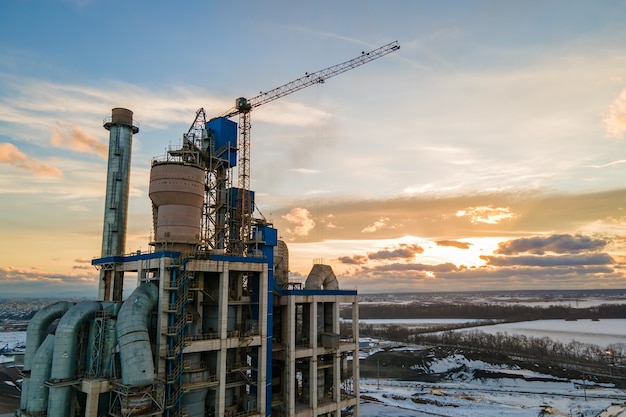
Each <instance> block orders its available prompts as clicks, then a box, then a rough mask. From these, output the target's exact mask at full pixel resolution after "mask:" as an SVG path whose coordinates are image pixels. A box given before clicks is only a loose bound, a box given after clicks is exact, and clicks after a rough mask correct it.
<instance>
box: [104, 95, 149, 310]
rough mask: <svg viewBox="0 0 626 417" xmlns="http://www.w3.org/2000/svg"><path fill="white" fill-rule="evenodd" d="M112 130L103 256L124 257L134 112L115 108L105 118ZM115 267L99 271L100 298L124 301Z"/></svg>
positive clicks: (110, 135)
mask: <svg viewBox="0 0 626 417" xmlns="http://www.w3.org/2000/svg"><path fill="white" fill-rule="evenodd" d="M103 126H104V128H105V129H106V130H108V131H109V162H108V168H107V188H106V197H105V203H104V228H103V231H102V257H103V258H105V257H112V256H122V255H124V252H125V248H126V220H127V218H128V194H129V184H130V152H131V149H132V140H133V134H134V133H137V132H139V124H137V123H134V122H133V112H132V111H130V110H128V109H123V108H119V107H116V108H114V109H113V110H112V114H111V117H108V118H106V119H104V122H103ZM111 265H113V268H103V269H102V270H101V271H100V285H99V288H98V299H99V300H101V301H121V299H122V284H123V278H124V277H123V272H121V271H115V267H114V263H112V264H111Z"/></svg>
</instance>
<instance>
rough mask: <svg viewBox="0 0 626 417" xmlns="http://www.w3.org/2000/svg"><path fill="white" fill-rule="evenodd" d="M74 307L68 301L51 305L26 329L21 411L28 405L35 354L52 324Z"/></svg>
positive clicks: (42, 310) (36, 314)
mask: <svg viewBox="0 0 626 417" xmlns="http://www.w3.org/2000/svg"><path fill="white" fill-rule="evenodd" d="M70 307H72V303H70V302H68V301H60V302H58V303H54V304H50V305H48V306H45V307H43V308H42V309H41V310H39V311H38V312H37V313H35V315H34V316H33V318H32V319H30V322H29V323H28V327H27V328H26V349H25V351H24V367H23V368H22V372H23V373H24V379H23V380H22V394H21V397H20V409H21V410H25V409H26V407H27V403H28V390H29V385H30V371H31V366H32V361H33V358H34V357H35V353H36V352H37V350H38V349H39V346H40V345H41V343H42V341H43V340H44V338H45V337H46V334H47V333H48V327H49V326H50V324H51V323H52V322H53V321H54V320H56V319H58V318H59V317H61V316H63V314H65V312H67V310H69V309H70Z"/></svg>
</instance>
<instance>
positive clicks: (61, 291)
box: [0, 267, 98, 297]
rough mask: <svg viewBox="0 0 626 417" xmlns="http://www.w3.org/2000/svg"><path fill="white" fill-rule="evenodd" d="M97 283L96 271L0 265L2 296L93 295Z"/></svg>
mask: <svg viewBox="0 0 626 417" xmlns="http://www.w3.org/2000/svg"><path fill="white" fill-rule="evenodd" d="M92 271H93V268H92ZM97 283H98V273H97V272H96V271H93V272H92V273H91V274H85V273H84V272H79V273H78V274H77V275H70V274H53V273H45V272H42V271H40V270H37V269H34V268H33V269H18V268H11V267H8V268H7V267H0V294H2V295H3V296H22V297H23V296H26V297H37V296H40V297H50V296H78V295H81V296H89V295H91V296H95V295H96V294H95V293H96V292H97V288H98V285H97Z"/></svg>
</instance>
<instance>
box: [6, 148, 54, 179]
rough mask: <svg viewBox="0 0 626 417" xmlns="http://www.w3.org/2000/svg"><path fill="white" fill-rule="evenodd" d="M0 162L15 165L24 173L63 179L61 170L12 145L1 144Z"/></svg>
mask: <svg viewBox="0 0 626 417" xmlns="http://www.w3.org/2000/svg"><path fill="white" fill-rule="evenodd" d="M0 162H3V163H5V164H9V165H13V166H15V167H17V168H20V169H21V170H24V171H29V172H33V173H34V174H36V175H41V176H49V177H62V176H63V172H61V170H60V169H58V168H55V167H53V166H51V165H48V164H46V163H45V162H42V161H40V160H38V159H35V158H31V157H30V156H28V155H26V154H25V153H23V152H22V151H20V150H19V149H18V148H17V147H16V146H15V145H13V144H11V143H0Z"/></svg>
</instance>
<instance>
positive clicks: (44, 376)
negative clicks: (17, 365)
mask: <svg viewBox="0 0 626 417" xmlns="http://www.w3.org/2000/svg"><path fill="white" fill-rule="evenodd" d="M53 353H54V335H52V334H49V335H48V336H47V337H46V339H45V340H44V341H43V343H42V344H41V345H40V346H39V349H37V352H36V353H35V355H34V356H35V357H34V358H33V360H32V366H33V368H32V371H31V376H30V390H29V391H28V397H29V398H28V404H27V405H26V408H25V409H26V412H27V413H28V414H30V415H33V414H35V415H36V414H45V412H46V410H47V407H48V392H49V388H48V387H47V386H46V385H45V382H46V381H47V380H48V379H49V378H50V371H51V368H52V355H53ZM22 395H24V393H23V392H22Z"/></svg>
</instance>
